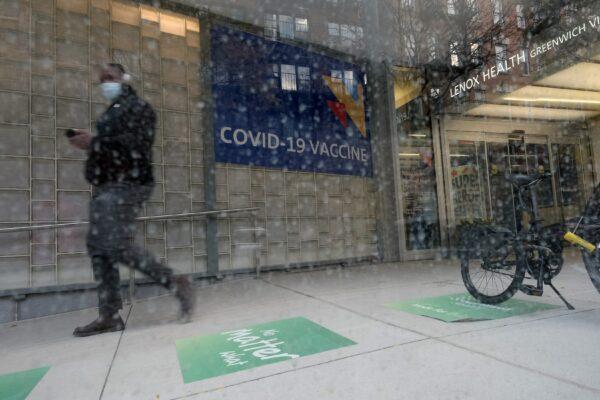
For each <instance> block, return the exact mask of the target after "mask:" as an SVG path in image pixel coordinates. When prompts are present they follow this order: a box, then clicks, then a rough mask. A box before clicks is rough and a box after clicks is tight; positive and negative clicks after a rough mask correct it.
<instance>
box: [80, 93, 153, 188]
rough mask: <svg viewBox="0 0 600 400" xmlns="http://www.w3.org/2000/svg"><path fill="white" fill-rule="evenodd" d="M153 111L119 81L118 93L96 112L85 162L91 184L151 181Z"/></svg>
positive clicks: (142, 182) (148, 183) (86, 173)
mask: <svg viewBox="0 0 600 400" xmlns="http://www.w3.org/2000/svg"><path fill="white" fill-rule="evenodd" d="M155 124H156V114H155V113H154V110H153V109H152V106H150V104H148V103H146V102H145V101H144V100H142V99H141V98H139V97H138V96H137V94H136V93H135V90H133V88H132V87H131V86H129V85H126V84H123V92H122V94H121V95H120V96H119V97H118V98H117V99H116V100H115V101H114V102H113V103H112V104H111V105H110V106H109V107H108V109H107V110H106V111H105V112H104V113H103V114H102V115H101V116H100V118H99V119H98V122H97V124H96V127H97V132H98V133H97V135H96V136H95V137H94V138H93V139H92V142H91V144H90V148H89V150H88V159H87V162H86V166H85V178H86V180H87V181H88V182H89V183H91V184H92V185H93V186H101V185H103V184H105V183H114V182H126V183H134V184H141V185H152V184H153V183H154V177H153V174H152V144H153V143H154V126H155Z"/></svg>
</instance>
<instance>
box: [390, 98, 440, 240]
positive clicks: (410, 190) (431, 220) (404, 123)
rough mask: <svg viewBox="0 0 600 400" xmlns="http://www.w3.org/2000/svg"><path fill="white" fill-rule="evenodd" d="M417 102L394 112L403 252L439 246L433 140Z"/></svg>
mask: <svg viewBox="0 0 600 400" xmlns="http://www.w3.org/2000/svg"><path fill="white" fill-rule="evenodd" d="M420 107H421V105H420V101H418V100H417V101H413V102H411V103H408V104H407V105H406V106H403V107H400V108H399V109H398V110H397V120H398V121H399V122H400V123H399V126H398V134H399V152H398V160H399V165H400V177H401V191H402V199H403V210H402V211H403V215H404V221H405V226H404V229H405V234H406V248H407V250H425V249H433V248H435V247H437V246H439V245H440V227H439V217H438V204H437V190H436V175H435V166H434V154H433V140H432V137H431V129H430V127H429V124H428V122H427V120H426V119H425V118H423V117H421V115H422V113H421V111H422V110H421V109H420Z"/></svg>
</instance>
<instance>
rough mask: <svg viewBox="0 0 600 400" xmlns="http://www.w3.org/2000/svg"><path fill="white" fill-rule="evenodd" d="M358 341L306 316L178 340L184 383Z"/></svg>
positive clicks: (178, 352)
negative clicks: (318, 323) (347, 337)
mask: <svg viewBox="0 0 600 400" xmlns="http://www.w3.org/2000/svg"><path fill="white" fill-rule="evenodd" d="M353 344H356V343H354V342H353V341H351V340H349V339H346V338H345V337H343V336H340V335H338V334H337V333H335V332H332V331H330V330H328V329H325V328H324V327H322V326H320V325H317V324H315V323H314V322H312V321H309V320H308V319H306V318H302V317H300V318H291V319H284V320H280V321H274V322H268V323H265V324H260V325H254V326H250V327H248V328H244V329H237V330H231V331H227V332H221V333H218V334H215V335H208V336H199V337H194V338H189V339H181V340H178V341H177V342H176V347H177V355H178V357H179V365H180V366H181V372H182V374H183V381H184V382H185V383H190V382H195V381H199V380H202V379H207V378H212V377H215V376H220V375H225V374H230V373H232V372H237V371H242V370H246V369H250V368H255V367H259V366H261V365H267V364H272V363H277V362H281V361H286V360H290V359H293V358H298V357H302V356H307V355H310V354H315V353H320V352H323V351H327V350H333V349H337V348H340V347H344V346H350V345H353Z"/></svg>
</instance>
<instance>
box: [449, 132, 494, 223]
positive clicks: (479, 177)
mask: <svg viewBox="0 0 600 400" xmlns="http://www.w3.org/2000/svg"><path fill="white" fill-rule="evenodd" d="M483 149H484V147H483V143H482V142H475V141H467V140H453V141H451V142H450V168H451V169H450V179H451V184H452V202H453V205H454V218H455V219H456V223H457V224H460V223H461V222H463V221H473V220H476V219H483V218H485V216H486V201H485V199H486V196H485V188H486V185H485V155H484V152H483Z"/></svg>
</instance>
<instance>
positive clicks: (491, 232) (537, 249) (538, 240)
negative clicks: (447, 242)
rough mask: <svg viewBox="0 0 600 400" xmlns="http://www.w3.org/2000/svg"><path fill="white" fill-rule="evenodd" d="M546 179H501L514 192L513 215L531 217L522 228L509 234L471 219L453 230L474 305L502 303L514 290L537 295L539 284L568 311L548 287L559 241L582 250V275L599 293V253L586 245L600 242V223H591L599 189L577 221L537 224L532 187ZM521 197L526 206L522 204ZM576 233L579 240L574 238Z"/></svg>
mask: <svg viewBox="0 0 600 400" xmlns="http://www.w3.org/2000/svg"><path fill="white" fill-rule="evenodd" d="M551 176H552V175H551V174H550V173H545V174H533V175H523V174H511V175H508V176H507V180H508V181H509V182H510V183H511V184H512V185H513V187H514V188H515V192H516V210H517V212H518V213H522V212H527V213H530V215H531V216H532V217H533V219H532V220H531V221H530V224H529V226H528V227H527V226H525V225H523V226H522V227H521V228H520V229H518V230H517V232H516V233H514V232H513V231H511V230H510V229H507V228H505V227H502V226H498V225H493V224H490V223H487V222H484V221H476V222H474V223H471V224H467V225H464V226H462V227H461V229H459V237H460V239H459V248H458V249H459V258H460V261H461V275H462V280H463V283H464V285H465V287H466V288H467V291H468V292H469V293H470V294H471V295H472V296H473V297H475V298H476V299H477V300H479V301H480V302H482V303H487V304H498V303H502V302H504V301H506V300H508V299H510V298H511V297H512V296H514V294H515V293H516V292H517V291H518V290H520V291H522V292H524V293H525V294H528V295H532V296H541V295H542V294H543V292H544V285H548V286H550V287H551V288H552V289H553V290H554V292H555V293H556V294H557V295H558V296H559V297H560V299H561V300H562V301H563V302H564V303H565V305H566V306H567V308H569V309H571V310H572V309H574V307H573V306H572V305H571V304H570V303H569V302H568V301H567V300H566V299H565V298H564V297H563V296H562V294H561V293H560V292H559V291H558V289H556V287H555V286H554V285H553V284H552V279H553V278H555V277H556V276H557V275H558V274H559V273H560V271H561V269H562V266H563V261H564V260H563V240H567V241H569V242H571V243H573V244H575V245H577V246H578V247H581V248H582V252H583V261H584V264H585V265H586V269H587V271H588V274H589V276H590V278H591V280H592V282H593V284H594V286H595V287H596V289H597V290H598V291H599V292H600V251H596V249H597V247H598V246H596V245H594V244H592V243H600V225H598V224H594V223H592V222H593V221H598V220H599V218H598V217H600V209H599V207H600V185H599V186H598V187H597V188H596V189H595V192H594V194H593V195H592V197H591V199H590V200H589V201H588V203H587V204H586V207H585V210H584V213H583V214H582V215H581V217H580V218H579V219H578V221H575V222H573V221H571V222H570V223H567V224H565V225H562V224H553V225H549V226H542V225H541V222H542V220H541V219H540V217H539V209H538V206H537V197H536V190H535V187H536V186H537V185H538V184H539V183H540V182H542V181H543V180H545V179H549V178H551ZM527 193H528V194H529V198H530V200H531V201H530V207H527V206H526V205H525V200H524V195H525V194H527ZM569 227H571V228H574V229H573V230H572V232H570V231H568V230H567V228H569ZM578 231H579V232H582V235H583V237H580V236H577V234H576V232H578ZM590 242H591V243H590ZM524 279H531V280H534V281H535V285H530V284H525V283H523V281H524Z"/></svg>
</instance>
